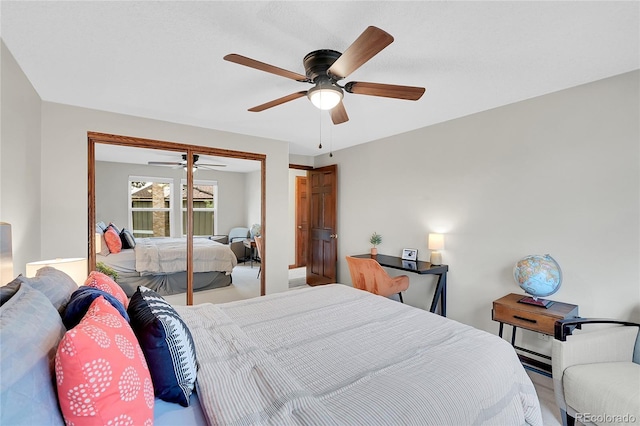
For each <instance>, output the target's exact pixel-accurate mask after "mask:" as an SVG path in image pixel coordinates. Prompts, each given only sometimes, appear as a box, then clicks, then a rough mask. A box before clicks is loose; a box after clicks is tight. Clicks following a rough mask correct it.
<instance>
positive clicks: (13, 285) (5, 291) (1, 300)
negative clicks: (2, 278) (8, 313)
mask: <svg viewBox="0 0 640 426" xmlns="http://www.w3.org/2000/svg"><path fill="white" fill-rule="evenodd" d="M20 284H22V281H20V280H19V279H18V278H16V279H14V280H13V281H11V282H10V283H9V284H7V285H3V286H2V287H0V306H2V305H4V304H5V302H6V301H7V300H9V299H11V298H12V297H13V295H14V294H16V293H17V292H18V289H19V288H20Z"/></svg>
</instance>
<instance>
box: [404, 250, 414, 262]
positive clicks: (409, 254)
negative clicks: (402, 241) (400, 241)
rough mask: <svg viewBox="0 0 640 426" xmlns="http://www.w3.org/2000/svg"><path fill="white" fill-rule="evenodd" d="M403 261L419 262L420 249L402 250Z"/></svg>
mask: <svg viewBox="0 0 640 426" xmlns="http://www.w3.org/2000/svg"><path fill="white" fill-rule="evenodd" d="M402 260H412V261H414V262H415V261H416V260H418V249H412V248H406V249H402Z"/></svg>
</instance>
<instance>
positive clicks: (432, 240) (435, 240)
mask: <svg viewBox="0 0 640 426" xmlns="http://www.w3.org/2000/svg"><path fill="white" fill-rule="evenodd" d="M428 247H429V250H432V252H431V259H430V260H429V262H430V263H431V264H432V265H434V266H439V265H442V255H441V254H440V252H439V251H438V250H442V249H444V235H442V234H429V241H428Z"/></svg>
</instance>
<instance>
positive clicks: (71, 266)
mask: <svg viewBox="0 0 640 426" xmlns="http://www.w3.org/2000/svg"><path fill="white" fill-rule="evenodd" d="M45 266H51V267H52V268H55V269H57V270H59V271H62V272H64V273H65V274H67V275H69V276H70V277H71V278H72V279H73V281H75V283H76V284H78V286H81V285H82V284H84V282H85V281H86V279H87V259H85V258H83V257H74V258H68V259H52V260H41V261H38V262H29V263H27V270H26V273H25V275H26V276H27V277H35V276H36V272H38V269H40V268H44V267H45Z"/></svg>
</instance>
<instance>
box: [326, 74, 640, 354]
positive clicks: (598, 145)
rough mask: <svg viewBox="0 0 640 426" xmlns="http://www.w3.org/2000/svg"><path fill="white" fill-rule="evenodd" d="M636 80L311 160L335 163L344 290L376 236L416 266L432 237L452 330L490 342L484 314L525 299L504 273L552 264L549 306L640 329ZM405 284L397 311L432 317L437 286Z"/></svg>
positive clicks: (414, 280) (384, 248)
mask: <svg viewBox="0 0 640 426" xmlns="http://www.w3.org/2000/svg"><path fill="white" fill-rule="evenodd" d="M639 80H640V73H639V72H638V71H635V72H631V73H627V74H623V75H620V76H617V77H612V78H608V79H605V80H601V81H596V82H594V83H590V84H586V85H582V86H578V87H575V88H571V89H567V90H563V91H560V92H557V93H552V94H549V95H546V96H541V97H538V98H534V99H530V100H527V101H524V102H519V103H515V104H512V105H507V106H504V107H501V108H497V109H493V110H489V111H485V112H482V113H478V114H474V115H471V116H467V117H463V118H460V119H457V120H452V121H449V122H445V123H442V124H438V125H434V126H430V127H426V128H423V129H419V130H416V131H412V132H409V133H405V134H401V135H398V136H394V137H390V138H386V139H383V140H378V141H374V142H371V143H368V144H365V145H360V146H356V147H352V148H349V149H344V150H341V151H337V152H334V153H333V154H334V155H333V158H329V157H328V156H326V155H325V156H322V157H316V164H315V165H316V166H322V165H325V164H331V163H337V164H338V179H339V183H338V202H339V204H338V209H339V214H338V216H339V217H338V235H339V236H340V238H339V248H338V258H339V260H340V264H339V280H340V281H342V282H350V277H349V272H348V268H347V265H346V261H345V260H344V256H345V255H348V254H355V253H366V252H368V250H369V247H370V244H369V242H368V240H369V236H370V235H371V233H372V232H374V231H376V232H378V233H379V234H382V236H383V242H382V244H381V245H380V246H379V247H378V252H379V253H383V254H391V255H400V253H401V251H402V249H403V248H405V247H413V248H418V250H419V251H418V255H419V258H420V259H423V260H428V259H429V251H428V250H427V234H428V233H429V232H434V231H436V232H438V231H439V232H444V233H446V235H445V250H444V251H443V252H442V256H443V260H444V263H446V264H448V265H449V266H450V273H449V294H448V296H449V301H448V302H449V303H448V313H449V316H450V317H452V318H454V319H456V320H459V321H461V322H464V323H467V324H473V325H474V326H476V327H479V328H483V329H485V330H488V331H491V332H493V333H496V332H497V329H498V325H497V323H495V322H492V321H491V302H492V301H493V300H495V299H497V298H499V297H501V296H503V295H505V294H507V293H511V292H513V293H521V292H522V291H521V290H520V288H519V287H518V286H517V285H516V284H515V282H514V279H513V277H512V268H513V265H514V264H515V262H516V261H517V260H519V259H520V258H522V257H524V256H526V255H529V254H545V253H549V254H551V255H552V256H553V257H554V258H555V259H556V260H557V261H558V262H559V264H560V266H561V267H562V270H563V273H564V282H563V285H562V287H561V288H560V290H559V291H558V292H557V293H556V294H554V295H553V296H552V297H550V298H551V299H555V300H559V301H564V302H567V303H573V304H577V305H579V306H580V314H581V315H582V316H589V317H614V318H624V319H632V320H635V321H639V320H640V269H639V267H638V260H639V259H640V250H639V241H640V238H639V237H640V226H639V222H640V208H639V206H640V173H639V170H640V158H639V157H640V154H639V150H640V147H639V145H640V144H639V141H640V135H639V130H638V129H639V117H640V112H639V107H638V105H639V104H640V102H639V83H638V82H639ZM427 100H428V96H427ZM409 275H410V278H411V281H410V287H409V290H408V291H407V294H406V297H405V301H406V302H407V303H409V304H411V305H415V306H419V307H425V306H427V303H428V301H429V300H430V297H431V294H432V292H433V286H434V280H433V279H432V278H427V277H421V276H417V275H415V274H411V273H409ZM524 334H525V336H526V337H527V338H529V336H531V334H529V335H527V332H525V333H524ZM528 343H529V344H530V345H532V346H535V345H536V344H538V343H541V344H544V345H547V344H548V342H542V341H540V340H539V339H537V338H535V337H533V336H531V338H530V341H529V342H528Z"/></svg>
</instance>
